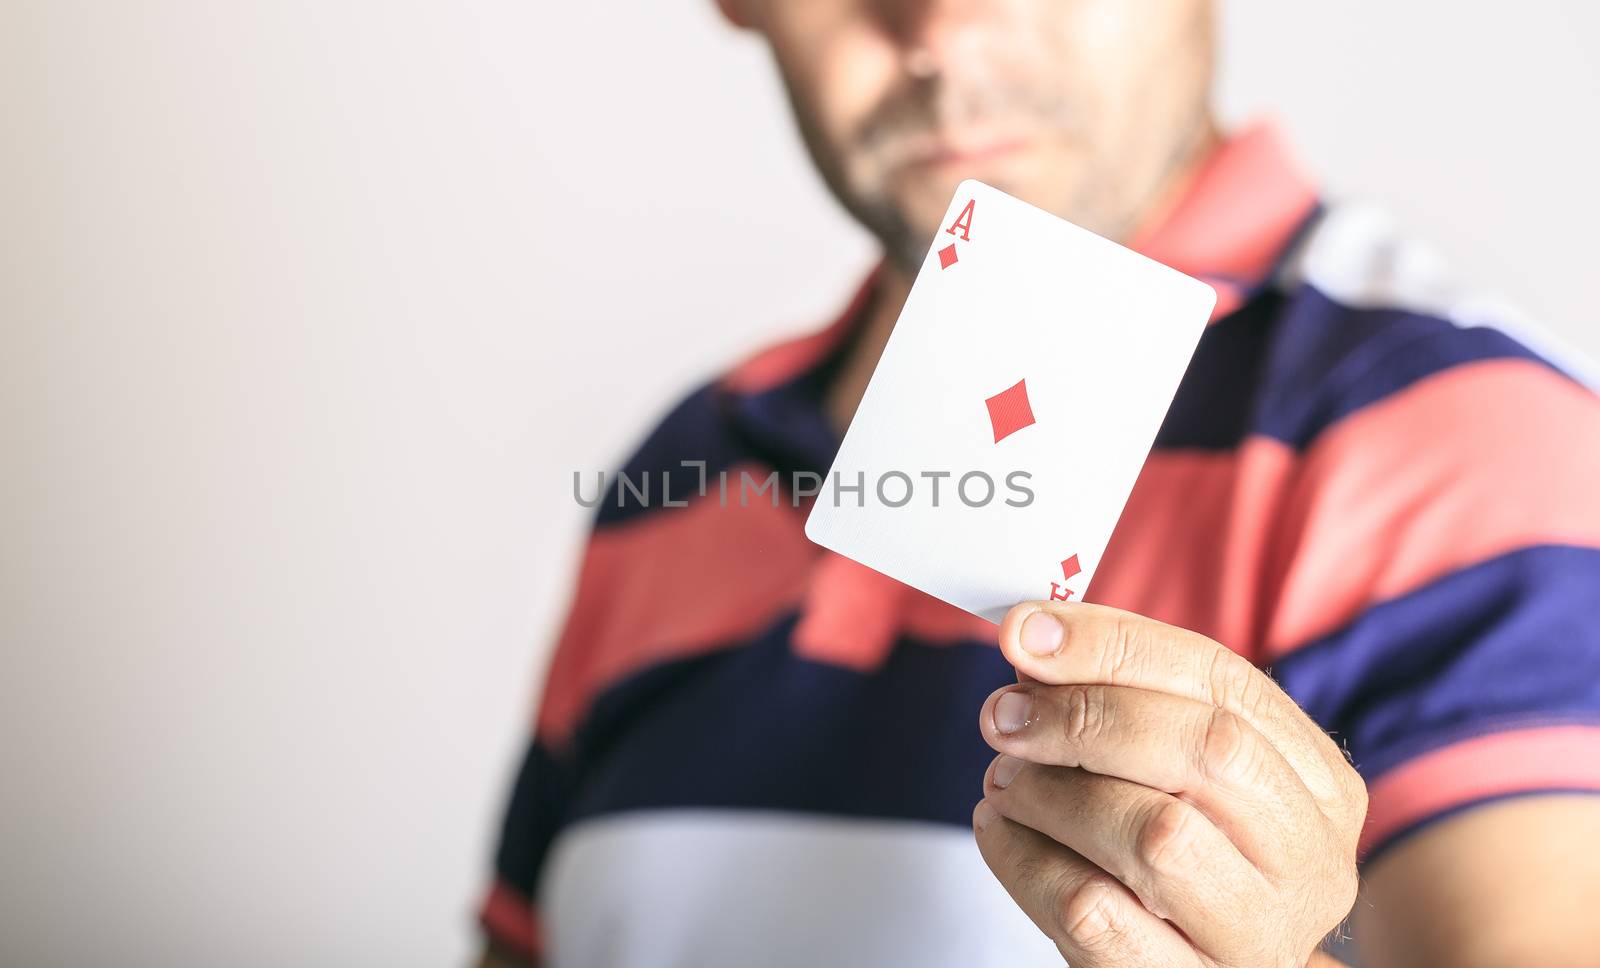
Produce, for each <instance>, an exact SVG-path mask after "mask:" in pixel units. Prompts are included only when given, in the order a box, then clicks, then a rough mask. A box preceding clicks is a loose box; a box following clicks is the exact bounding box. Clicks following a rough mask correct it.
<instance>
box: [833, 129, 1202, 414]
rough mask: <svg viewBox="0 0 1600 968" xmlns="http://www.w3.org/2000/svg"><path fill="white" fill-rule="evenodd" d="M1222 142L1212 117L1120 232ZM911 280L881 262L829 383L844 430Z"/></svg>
mask: <svg viewBox="0 0 1600 968" xmlns="http://www.w3.org/2000/svg"><path fill="white" fill-rule="evenodd" d="M1220 141H1221V136H1220V135H1219V134H1218V132H1217V129H1216V127H1215V125H1214V124H1212V123H1211V122H1210V121H1209V120H1208V121H1207V122H1206V124H1205V125H1204V126H1203V128H1202V130H1201V131H1200V133H1199V136H1198V137H1196V138H1195V139H1193V140H1191V141H1190V142H1189V143H1188V144H1186V145H1184V146H1183V148H1182V149H1180V150H1179V151H1178V152H1177V153H1176V154H1175V155H1174V157H1173V158H1172V159H1171V161H1170V162H1169V163H1168V165H1167V166H1166V169H1165V171H1164V172H1163V173H1162V175H1161V177H1159V178H1158V179H1156V181H1155V183H1154V184H1153V186H1152V187H1151V189H1150V190H1149V191H1147V192H1145V193H1143V195H1144V197H1143V199H1142V201H1141V202H1140V203H1139V204H1138V205H1136V206H1134V207H1133V209H1132V210H1131V211H1130V212H1129V214H1128V217H1127V219H1126V220H1125V221H1124V225H1125V226H1126V227H1127V228H1126V229H1125V231H1122V232H1119V233H1117V234H1118V235H1119V236H1120V237H1121V238H1124V239H1125V238H1128V237H1130V236H1131V235H1132V234H1133V233H1135V232H1138V231H1139V230H1140V229H1141V227H1145V226H1148V225H1150V224H1152V223H1154V222H1158V221H1160V220H1161V219H1163V218H1164V217H1165V216H1166V214H1167V213H1168V212H1170V211H1171V210H1172V208H1173V207H1174V206H1176V205H1177V203H1178V201H1179V200H1180V199H1181V198H1182V197H1183V195H1184V193H1185V191H1186V190H1187V189H1188V187H1189V183H1190V182H1191V181H1192V180H1193V179H1194V176H1195V175H1196V174H1198V173H1199V170H1200V166H1201V164H1202V163H1203V162H1204V161H1205V159H1206V157H1208V156H1209V155H1210V154H1211V151H1212V149H1214V148H1215V147H1216V145H1217V144H1218V143H1219V142H1220ZM912 279H913V276H912V275H911V274H910V273H908V272H906V271H905V270H904V269H902V268H900V267H899V266H897V265H896V264H895V262H894V260H887V261H886V262H885V263H884V265H883V267H882V271H881V272H880V274H879V277H878V283H877V285H876V287H875V288H874V290H873V294H872V298H871V301H870V304H869V306H868V308H867V318H866V320H865V321H864V322H863V323H862V326H861V329H860V330H859V331H858V332H857V335H856V340H855V345H854V346H852V347H851V349H850V352H849V355H848V356H847V357H846V358H845V360H844V363H843V365H842V366H841V367H840V369H839V373H838V374H837V376H835V378H834V380H833V383H832V385H831V386H829V387H828V393H827V401H826V406H827V411H828V419H829V422H830V423H831V424H833V427H834V429H835V430H837V431H838V432H839V433H840V434H843V433H844V430H845V428H846V427H848V426H850V421H851V419H852V418H854V417H855V413H856V408H857V407H859V406H860V405H861V396H862V394H864V393H865V392H866V390H867V381H868V380H869V379H871V377H872V371H873V370H874V369H876V368H877V365H878V359H879V357H881V356H882V355H883V347H884V345H885V344H886V343H888V341H889V333H890V332H891V331H893V329H894V324H895V320H897V319H898V318H899V317H900V310H901V309H902V308H904V306H905V302H906V297H907V296H908V295H910V294H911V282H912Z"/></svg>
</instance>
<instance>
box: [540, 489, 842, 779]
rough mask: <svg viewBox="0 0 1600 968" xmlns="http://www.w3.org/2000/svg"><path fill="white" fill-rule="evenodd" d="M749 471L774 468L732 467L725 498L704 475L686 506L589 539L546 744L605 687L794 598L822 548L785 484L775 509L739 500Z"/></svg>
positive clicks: (760, 622) (727, 638)
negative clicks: (702, 490) (698, 493)
mask: <svg viewBox="0 0 1600 968" xmlns="http://www.w3.org/2000/svg"><path fill="white" fill-rule="evenodd" d="M745 471H748V472H749V473H750V476H751V478H752V479H753V480H754V481H756V482H757V483H758V484H759V483H760V482H762V481H764V480H765V479H766V475H768V474H770V473H771V471H770V470H769V469H767V468H764V467H759V466H756V465H751V464H743V465H737V466H734V467H731V468H729V469H728V477H727V480H728V497H727V504H728V506H727V507H722V506H720V504H721V498H720V494H719V490H718V486H717V482H716V481H715V480H712V481H710V482H708V484H709V489H708V494H707V496H706V497H697V498H695V499H694V500H692V501H690V502H689V505H688V506H687V507H681V508H679V507H673V508H666V507H663V508H659V509H657V510H655V511H653V512H652V513H650V514H648V515H646V516H644V517H641V518H638V519H636V520H633V521H629V522H625V523H623V524H620V525H617V526H614V527H610V528H606V529H603V530H600V531H597V532H595V534H594V535H593V537H592V538H591V539H590V541H589V545H588V547H587V549H586V550H585V553H584V558H583V563H582V566H581V567H580V570H579V574H578V590H577V595H576V597H575V600H574V602H573V605H572V608H571V610H570V612H569V616H570V617H569V618H568V620H567V624H566V627H565V628H564V629H563V630H562V633H561V637H560V639H559V640H558V641H557V644H556V654H555V658H554V660H553V662H552V664H551V667H550V677H549V680H548V681H547V683H546V685H545V689H544V700H543V702H542V703H541V704H540V708H539V718H538V728H539V733H540V735H541V737H543V738H544V739H545V741H546V742H547V743H549V744H550V745H551V746H552V747H553V748H556V747H560V746H561V745H562V744H564V743H565V742H566V741H567V739H568V738H569V737H570V736H571V731H572V730H573V728H574V727H575V726H576V725H577V722H578V720H579V718H580V717H581V716H583V714H584V713H585V712H587V710H588V708H589V704H590V703H591V702H592V701H593V699H594V697H595V696H596V695H597V694H598V693H599V692H600V691H602V690H604V689H605V688H606V687H608V686H610V685H612V684H614V683H616V682H617V681H619V680H620V679H622V678H624V677H626V676H627V675H629V674H631V673H633V672H637V671H639V670H640V669H643V668H644V667H646V666H649V665H653V664H655V663H658V662H662V661H665V660H668V659H681V658H685V657H689V656H693V655H697V654H700V653H704V652H710V651H715V650H717V649H721V648H732V647H735V646H738V645H740V644H742V643H743V642H744V641H745V640H746V639H748V638H749V637H750V636H751V635H754V634H755V633H756V632H758V631H760V630H761V629H762V628H763V627H765V626H766V625H768V624H770V623H771V622H773V621H775V620H776V619H777V618H778V616H780V615H782V614H783V613H784V612H786V611H789V610H792V609H793V608H794V607H795V605H796V604H797V603H798V602H799V600H800V594H801V591H802V590H803V589H804V587H805V583H806V580H807V577H808V576H809V574H810V572H811V569H812V565H813V562H815V560H816V558H817V556H818V554H819V553H820V549H818V548H817V547H816V546H815V545H813V544H812V543H811V542H810V541H808V540H807V539H806V536H805V532H804V530H803V529H802V528H801V527H800V515H801V514H802V511H801V510H799V509H796V508H794V507H791V506H790V504H789V495H788V494H787V492H785V493H783V494H782V495H781V496H780V500H779V506H778V507H773V506H772V503H771V498H770V497H769V496H761V497H757V496H755V495H754V493H753V492H752V493H751V494H750V495H749V498H748V501H747V502H746V503H745V506H743V507H741V506H740V503H741V502H740V496H739V491H738V487H739V481H740V474H741V473H742V472H745Z"/></svg>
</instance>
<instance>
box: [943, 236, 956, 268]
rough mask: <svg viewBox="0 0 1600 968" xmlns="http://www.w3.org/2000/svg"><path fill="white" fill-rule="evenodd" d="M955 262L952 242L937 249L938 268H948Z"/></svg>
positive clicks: (954, 248)
mask: <svg viewBox="0 0 1600 968" xmlns="http://www.w3.org/2000/svg"><path fill="white" fill-rule="evenodd" d="M955 264H956V246H955V243H954V242H952V243H950V244H949V245H947V246H945V247H944V248H942V249H940V250H939V268H941V269H948V268H950V267H951V266H953V265H955Z"/></svg>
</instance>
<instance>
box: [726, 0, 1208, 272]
mask: <svg viewBox="0 0 1600 968" xmlns="http://www.w3.org/2000/svg"><path fill="white" fill-rule="evenodd" d="M724 4H725V6H729V7H730V8H731V9H733V10H735V11H736V12H738V13H740V14H741V15H742V16H743V17H744V18H745V19H746V20H747V21H748V22H749V23H750V24H751V25H752V26H754V27H755V28H757V29H758V30H760V31H761V33H762V34H763V35H765V37H766V38H767V40H768V42H769V44H770V45H771V48H772V51H773V55H774V57H775V59H776V61H777V64H778V67H779V69H780V71H781V72H782V74H783V78H784V82H785V84H786V86H787V88H788V91H789V97H790V100H791V102H792V104H793V106H794V111H795V115H796V118H797V120H798V121H799V125H800V130H801V134H802V136H803V137H804V139H805V142H806V145H807V147H808V148H809V150H810V152H811V155H812V158H813V160H814V161H815V162H816V164H817V166H818V168H819V169H820V170H821V172H822V175H823V177H824V179H826V181H827V183H828V185H829V186H830V188H832V190H833V191H834V193H835V194H836V195H837V196H838V197H839V198H840V200H841V201H842V202H843V203H844V204H845V207H846V208H848V209H849V210H850V211H851V212H852V213H853V214H854V215H855V216H856V217H857V218H858V219H860V220H861V221H862V223H863V224H865V225H866V226H867V228H868V229H870V230H871V231H872V232H873V233H874V234H876V235H877V236H878V237H879V239H880V240H881V241H882V242H883V244H884V246H885V249H886V251H887V253H888V255H889V256H890V258H892V259H894V260H896V261H897V262H899V263H900V264H901V265H902V266H905V267H909V268H914V267H915V266H916V265H917V264H919V263H920V261H921V258H922V255H923V252H924V250H925V248H926V246H927V244H928V239H929V238H931V237H932V236H933V234H934V232H935V231H936V230H937V229H938V228H939V226H938V224H937V223H938V220H939V219H940V218H941V217H942V215H943V214H944V209H945V205H946V204H947V203H948V201H949V199H950V195H951V193H952V192H953V191H954V190H955V186H956V183H957V182H959V181H960V180H961V179H963V178H967V177H973V178H979V179H981V180H983V181H986V182H988V183H990V184H992V185H994V186H996V187H998V188H1001V189H1003V190H1005V191H1007V192H1009V193H1011V194H1013V195H1016V196H1018V197H1020V198H1023V199H1025V200H1027V201H1029V202H1032V203H1033V204H1035V205H1038V206H1040V207H1041V208H1045V209H1048V210H1049V211H1052V212H1055V213H1056V214H1058V215H1062V216H1064V217H1066V218H1069V219H1071V220H1072V221H1074V222H1078V223H1079V224H1082V225H1085V226H1087V227H1089V228H1092V229H1094V230H1096V231H1099V232H1102V233H1104V234H1107V235H1111V236H1112V237H1120V236H1122V235H1125V234H1126V232H1127V231H1128V230H1129V229H1130V228H1131V227H1132V225H1131V220H1133V219H1134V218H1135V217H1136V216H1137V214H1138V213H1139V211H1140V210H1141V209H1142V207H1144V206H1145V205H1147V204H1148V203H1149V202H1150V201H1151V198H1150V195H1151V193H1152V192H1154V191H1155V190H1157V189H1158V188H1159V187H1160V186H1161V185H1162V184H1164V183H1165V181H1166V179H1165V177H1164V176H1165V175H1167V174H1168V173H1169V172H1171V171H1172V170H1173V169H1174V168H1175V167H1176V166H1180V165H1182V164H1183V163H1184V162H1185V161H1187V160H1188V159H1189V158H1190V157H1191V156H1192V154H1193V152H1194V150H1195V148H1196V147H1197V145H1198V144H1199V143H1200V142H1201V139H1202V138H1203V137H1204V136H1205V135H1206V133H1208V132H1209V130H1210V129H1209V122H1210V115H1209V111H1208V89H1209V85H1210V74H1211V43H1212V41H1211V37H1212V30H1211V15H1212V11H1211V3H1210V0H724Z"/></svg>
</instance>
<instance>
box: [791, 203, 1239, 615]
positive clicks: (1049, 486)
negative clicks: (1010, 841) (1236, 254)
mask: <svg viewBox="0 0 1600 968" xmlns="http://www.w3.org/2000/svg"><path fill="white" fill-rule="evenodd" d="M1215 302H1216V293H1215V292H1214V291H1213V290H1212V288H1211V287H1210V286H1208V285H1206V284H1205V283H1203V282H1200V281H1199V280H1197V279H1193V278H1190V277H1189V276H1186V275H1184V274H1183V273H1180V272H1178V271H1176V270H1174V269H1171V268H1168V267H1167V266H1164V265H1161V264H1160V263H1158V262H1154V261H1152V260H1150V259H1148V258H1145V257H1144V256H1142V255H1139V254H1137V253H1135V252H1133V251H1131V250H1129V249H1126V248H1124V247H1122V246H1120V245H1118V244H1116V243H1114V242H1111V241H1109V240H1107V239H1104V238H1101V237H1100V236H1098V235H1095V234H1094V233H1092V232H1089V231H1088V230H1086V229H1082V228H1079V227H1078V226H1076V225H1073V224H1072V223H1070V222H1067V221H1065V220H1063V219H1060V218H1057V217H1056V216H1054V215H1051V214H1050V213H1048V212H1045V211H1043V210H1042V209H1038V208H1035V207H1033V206H1032V205H1029V204H1027V203H1026V202H1023V201H1021V200H1019V199H1016V198H1013V197H1012V196H1010V195H1007V194H1006V193H1004V192H1002V191H1000V190H999V189H996V188H993V187H991V186H989V185H986V184H984V183H982V182H979V181H973V180H968V181H964V182H962V183H961V184H960V185H959V186H958V187H957V189H956V194H955V197H954V198H953V199H952V200H951V202H950V208H949V210H948V211H947V212H946V213H945V218H944V221H943V222H942V223H941V228H940V230H939V233H938V235H937V236H936V237H935V239H934V242H933V245H932V246H930V247H929V249H928V254H927V256H926V258H925V259H924V260H923V263H922V268H921V271H919V272H918V274H917V278H916V281H915V282H914V283H913V285H912V289H911V295H910V297H909V298H908V299H907V300H906V304H905V308H904V309H903V310H902V311H901V313H900V318H899V320H898V322H896V324H895V328H894V332H893V333H892V334H891V335H890V337H889V342H888V345H887V346H886V347H885V349H884V352H883V357H882V359H881V360H880V361H879V362H878V367H877V369H876V370H874V371H873V374H872V379H871V381H870V383H869V384H868V386H867V390H866V395H865V396H864V397H863V398H862V401H861V406H860V408H859V409H858V410H857V412H856V415H855V419H854V420H852V421H851V423H850V428H849V430H848V431H847V432H846V434H845V437H844V442H843V444H842V445H841V446H840V448H839V453H838V456H837V457H836V458H835V459H834V463H833V467H832V469H831V470H830V472H829V474H828V478H827V479H826V480H825V481H824V482H823V485H822V491H821V493H820V494H818V495H817V498H816V503H815V505H814V506H813V508H812V510H811V514H810V517H809V518H808V519H807V520H806V535H807V536H808V537H809V538H810V539H811V540H812V541H815V542H816V543H817V544H820V545H822V546H823V547H825V548H829V549H832V550H833V551H836V552H838V553H839V554H841V555H844V556H845V557H847V558H852V559H854V560H856V561H858V562H860V563H861V564H864V565H866V566H867V567H869V568H872V569H874V570H876V571H880V572H882V573H884V574H885V575H888V576H889V577H891V578H895V579H898V580H900V581H902V582H904V583H905V584H907V585H910V586H912V587H913V588H917V589H920V590H921V591H924V592H927V593H928V594H930V595H933V596H935V597H937V598H941V599H943V600H944V601H947V602H949V603H950V604H952V605H955V606H957V607H959V608H963V609H966V610H967V611H969V612H972V613H973V614H975V615H978V616H981V617H983V618H986V619H988V620H989V621H991V622H998V621H999V620H1000V619H1001V618H1002V617H1004V615H1005V613H1006V611H1007V610H1009V609H1010V608H1011V606H1013V605H1015V604H1016V603H1018V602H1020V601H1026V600H1033V599H1041V600H1049V599H1051V598H1052V597H1055V598H1062V599H1068V600H1072V601H1080V600H1083V599H1084V595H1085V592H1086V591H1087V590H1088V589H1089V587H1090V583H1091V581H1092V580H1093V578H1094V572H1095V568H1096V566H1098V565H1099V563H1100V558H1101V556H1102V555H1103V554H1104V552H1105V548H1106V544H1107V542H1108V541H1109V540H1110V538H1111V532H1112V530H1113V529H1114V528H1115V527H1116V524H1117V519H1118V517H1120V516H1121V514H1122V506H1123V504H1124V503H1126V502H1127V499H1128V494H1129V492H1130V491H1131V490H1132V489H1133V484H1134V481H1135V480H1136V479H1137V477H1138V475H1139V471H1140V469H1141V468H1142V467H1143V465H1144V460H1145V457H1146V456H1147V455H1148V454H1149V452H1150V447H1151V444H1152V443H1153V442H1154V440H1155V436H1156V431H1157V430H1158V429H1159V428H1160V426H1161V421H1162V419H1163V418H1164V417H1165V416H1166V412H1167V408H1168V406H1169V405H1170V404H1171V403H1172V397H1173V394H1174V393H1175V392H1176V391H1177V389H1178V383H1179V381H1180V380H1181V379H1182V378H1183V374H1184V371H1185V369H1186V368H1187V367H1188V363H1189V358H1190V357H1191V356H1192V355H1193V353H1194V348H1195V345H1196V343H1197V342H1198V341H1199V339H1200V334H1201V332H1202V331H1203V330H1204V329H1205V325H1206V321H1207V320H1208V319H1209V318H1210V315H1211V310H1212V307H1213V305H1214V304H1215ZM941 475H948V476H941ZM963 482H964V486H963ZM858 483H860V484H861V485H863V486H862V488H861V489H860V490H859V491H857V490H854V488H855V485H856V484H858ZM991 483H992V488H991V486H990V485H991ZM1090 600H1092V599H1090Z"/></svg>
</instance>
